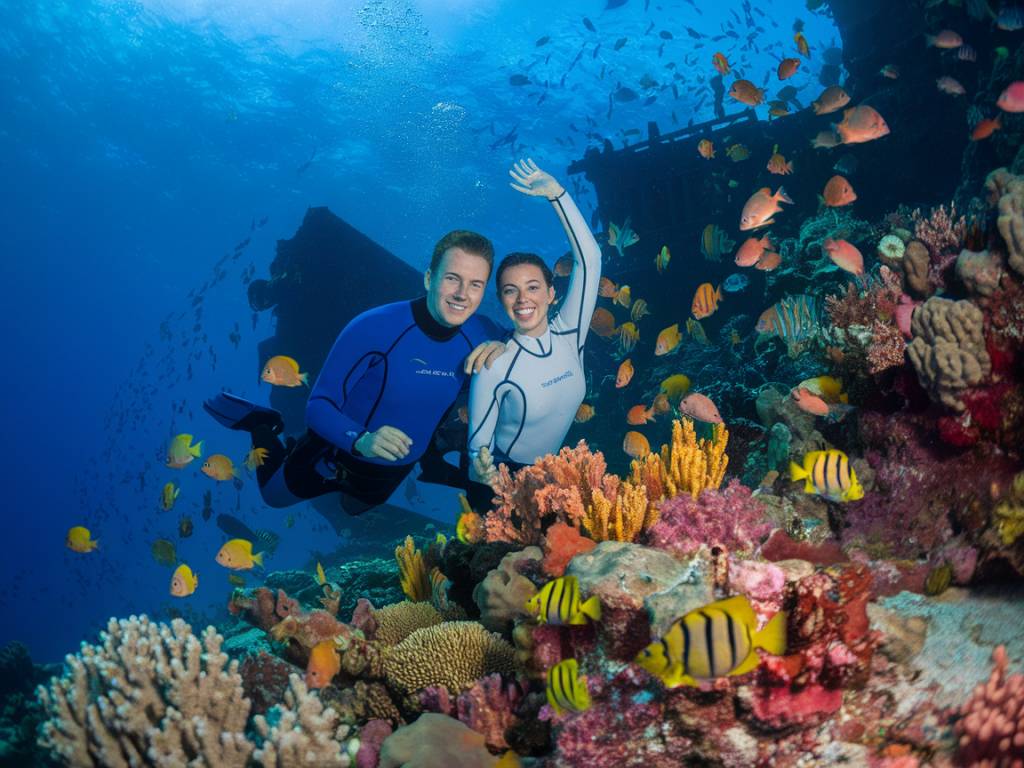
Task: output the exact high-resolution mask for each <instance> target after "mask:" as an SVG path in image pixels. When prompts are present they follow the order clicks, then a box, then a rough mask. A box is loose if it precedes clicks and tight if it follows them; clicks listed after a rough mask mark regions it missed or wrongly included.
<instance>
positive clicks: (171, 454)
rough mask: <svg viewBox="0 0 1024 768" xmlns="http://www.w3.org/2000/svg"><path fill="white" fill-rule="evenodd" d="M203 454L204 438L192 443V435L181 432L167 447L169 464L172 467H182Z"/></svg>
mask: <svg viewBox="0 0 1024 768" xmlns="http://www.w3.org/2000/svg"><path fill="white" fill-rule="evenodd" d="M202 455H203V441H202V440H200V441H199V442H198V443H196V444H195V445H192V435H188V434H180V435H178V436H176V437H175V438H174V439H173V440H171V445H170V447H168V449H167V466H168V467H170V468H171V469H181V468H182V467H185V466H188V465H189V464H191V463H192V461H193V460H194V459H198V458H199V457H200V456H202Z"/></svg>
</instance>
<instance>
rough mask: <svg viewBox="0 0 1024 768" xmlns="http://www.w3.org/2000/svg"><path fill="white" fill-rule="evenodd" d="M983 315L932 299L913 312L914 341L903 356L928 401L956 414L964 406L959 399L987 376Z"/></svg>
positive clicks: (967, 307) (957, 303) (960, 304)
mask: <svg viewBox="0 0 1024 768" xmlns="http://www.w3.org/2000/svg"><path fill="white" fill-rule="evenodd" d="M984 319H985V318H984V315H983V314H982V312H981V310H980V309H978V308H977V307H976V306H975V305H974V304H972V303H971V302H969V301H966V300H964V301H950V300H949V299H942V298H939V297H932V298H930V299H928V301H926V302H925V303H924V304H922V305H921V306H920V307H918V309H917V311H916V312H914V318H913V320H912V322H911V330H912V332H913V335H914V338H913V339H911V341H910V343H909V344H908V345H907V354H908V355H909V356H910V361H911V362H912V363H913V364H914V368H915V369H916V370H917V377H918V379H920V381H921V385H922V386H923V387H924V388H925V389H927V390H928V392H929V393H930V394H931V396H932V398H933V399H935V400H937V401H938V402H941V403H942V404H943V405H945V406H947V407H948V408H951V409H953V410H955V411H957V412H960V411H963V410H964V408H965V406H964V403H963V401H962V400H961V398H960V396H961V394H962V393H963V391H964V390H965V389H966V388H968V387H973V386H977V385H978V384H981V382H982V381H984V380H985V378H987V377H988V375H989V373H990V372H991V368H992V366H991V361H990V360H989V356H988V352H987V351H986V349H985V339H984V338H983V336H982V327H983V324H984Z"/></svg>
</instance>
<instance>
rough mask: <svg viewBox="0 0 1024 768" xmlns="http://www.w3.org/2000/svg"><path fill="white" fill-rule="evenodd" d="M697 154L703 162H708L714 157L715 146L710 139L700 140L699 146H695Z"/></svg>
mask: <svg viewBox="0 0 1024 768" xmlns="http://www.w3.org/2000/svg"><path fill="white" fill-rule="evenodd" d="M697 152H698V153H699V154H700V156H701V157H703V158H704V159H705V160H710V159H712V158H713V157H714V156H715V144H714V142H713V141H711V139H701V140H700V144H698V145H697Z"/></svg>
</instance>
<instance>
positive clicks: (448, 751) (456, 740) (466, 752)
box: [378, 712, 498, 768]
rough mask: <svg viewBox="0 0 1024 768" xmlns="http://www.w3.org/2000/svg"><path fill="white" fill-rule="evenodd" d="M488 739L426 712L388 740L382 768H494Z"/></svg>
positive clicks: (460, 724) (380, 767)
mask: <svg viewBox="0 0 1024 768" xmlns="http://www.w3.org/2000/svg"><path fill="white" fill-rule="evenodd" d="M497 762H498V758H496V757H494V756H493V755H492V754H491V753H490V752H488V751H487V746H486V744H485V743H484V737H483V736H481V735H480V734H479V733H477V732H476V731H474V730H472V729H471V728H469V727H467V726H466V725H464V724H462V723H460V722H459V721H458V720H454V719H452V718H450V717H446V716H445V715H439V714H436V713H433V712H426V713H424V714H422V715H420V717H419V719H418V720H417V721H416V722H415V723H413V724H412V725H406V726H403V727H402V728H399V729H398V730H397V731H395V732H394V733H393V734H391V735H390V736H388V737H387V738H386V739H385V740H384V743H383V745H382V746H381V750H380V763H379V764H378V765H379V768H442V766H443V768H494V766H495V765H496V763H497Z"/></svg>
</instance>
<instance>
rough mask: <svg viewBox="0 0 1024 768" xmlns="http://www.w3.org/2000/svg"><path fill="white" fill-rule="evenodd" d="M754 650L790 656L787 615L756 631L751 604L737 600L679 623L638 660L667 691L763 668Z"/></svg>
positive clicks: (723, 602) (708, 608)
mask: <svg viewBox="0 0 1024 768" xmlns="http://www.w3.org/2000/svg"><path fill="white" fill-rule="evenodd" d="M755 648H762V649H764V650H765V651H767V652H768V653H771V654H773V655H776V656H778V655H781V654H783V653H785V652H786V614H785V613H783V612H781V611H780V612H779V613H777V614H775V615H774V616H772V618H771V621H769V622H768V623H767V624H766V625H765V627H764V629H762V630H760V631H758V630H757V616H756V615H755V614H754V609H753V608H751V607H750V602H749V601H748V600H747V598H746V597H744V596H743V595H737V596H736V597H730V598H728V599H726V600H718V601H717V602H714V603H711V604H710V605H706V606H704V607H703V608H698V609H696V610H693V611H690V612H689V613H687V614H686V615H685V616H683V617H682V618H680V619H676V621H675V622H673V624H672V626H671V627H670V628H669V630H668V632H666V633H665V635H664V636H663V637H662V638H661V639H659V640H656V641H655V642H653V643H651V644H650V645H648V646H647V647H646V648H644V649H643V650H642V651H640V653H639V654H637V657H636V663H637V664H639V665H640V666H641V667H643V668H644V669H646V670H647V671H648V672H650V673H651V674H652V675H654V676H655V677H657V678H658V679H660V680H661V681H662V682H663V683H664V684H665V686H666V687H667V688H677V687H679V686H680V685H690V686H696V685H698V681H700V680H712V679H714V678H716V677H726V676H735V675H745V674H746V673H747V672H751V671H753V670H754V669H755V668H756V667H757V665H758V663H759V662H760V657H758V655H757V652H756V651H755V650H754V649H755Z"/></svg>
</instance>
